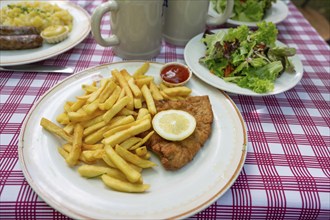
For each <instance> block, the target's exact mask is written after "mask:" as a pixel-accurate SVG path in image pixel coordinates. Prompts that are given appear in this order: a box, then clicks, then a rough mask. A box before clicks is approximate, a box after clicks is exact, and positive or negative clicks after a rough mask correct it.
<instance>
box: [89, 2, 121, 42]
mask: <svg viewBox="0 0 330 220" xmlns="http://www.w3.org/2000/svg"><path fill="white" fill-rule="evenodd" d="M117 10H118V3H117V2H116V1H114V0H112V1H108V2H105V3H103V4H101V5H99V6H98V7H97V8H96V9H95V11H94V12H93V14H92V19H91V20H92V21H91V26H92V34H93V37H94V39H95V41H96V42H97V43H98V44H99V45H101V46H103V47H110V46H115V45H118V44H119V39H118V37H117V36H116V35H114V34H112V35H109V36H108V37H106V38H103V37H102V34H101V21H102V17H103V16H104V14H106V13H108V12H109V11H110V13H111V12H113V11H117Z"/></svg>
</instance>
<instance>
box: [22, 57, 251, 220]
mask: <svg viewBox="0 0 330 220" xmlns="http://www.w3.org/2000/svg"><path fill="white" fill-rule="evenodd" d="M135 62H141V63H143V62H145V61H142V60H130V61H118V62H112V63H104V64H101V65H96V66H93V67H90V68H87V69H84V70H82V71H80V72H78V73H75V74H72V75H71V76H69V77H67V78H65V79H64V80H62V81H60V82H59V83H57V84H56V85H54V86H53V87H51V88H49V89H48V90H47V91H46V92H45V93H44V94H43V95H42V96H41V97H40V98H39V99H38V100H37V101H36V102H35V103H34V104H33V106H32V107H31V109H30V110H29V112H28V114H27V115H26V117H25V119H24V121H23V124H22V127H21V130H20V134H19V138H18V160H19V163H20V165H21V169H22V172H23V175H24V177H25V179H26V181H27V182H28V183H29V186H30V187H31V188H32V189H33V191H34V192H35V193H36V194H37V195H38V196H40V198H42V200H43V201H44V202H46V203H47V204H48V205H49V206H50V207H52V208H53V209H55V210H57V211H58V212H61V213H62V214H64V215H67V216H69V217H73V218H77V217H78V218H84V219H87V218H90V217H88V216H85V215H81V214H79V213H78V212H76V211H75V210H74V209H68V208H66V207H65V206H62V205H61V204H59V202H58V201H56V200H55V199H52V198H51V196H50V195H49V194H47V192H44V190H43V189H42V187H40V186H39V185H38V184H37V183H36V181H35V180H34V179H33V178H32V175H31V174H30V172H29V170H28V168H27V165H26V161H25V159H24V152H23V151H24V135H25V133H26V132H27V131H26V129H27V123H28V122H29V120H30V118H31V116H32V115H33V112H34V110H35V109H36V108H37V106H38V105H39V104H40V103H41V102H42V101H43V100H44V99H45V98H47V96H48V94H49V93H51V92H52V91H53V90H54V89H56V88H57V87H59V86H61V84H62V83H65V82H66V81H68V80H70V79H71V78H75V77H77V75H79V74H84V73H85V72H86V74H88V73H87V72H90V71H93V70H97V69H101V68H104V67H105V66H112V65H116V64H122V63H135ZM150 63H151V64H152V63H153V64H157V65H164V64H165V63H162V62H156V61H150ZM196 79H197V80H198V78H197V77H196ZM206 86H210V85H208V84H206ZM216 90H217V91H219V92H220V93H221V94H223V95H224V98H225V99H226V100H227V101H229V102H230V106H231V107H233V108H234V109H235V115H236V116H237V117H238V119H239V125H240V126H241V127H242V134H241V135H242V141H243V143H242V151H241V154H240V159H239V162H238V165H237V167H236V169H235V171H234V173H233V174H232V175H231V176H230V178H228V180H227V182H226V184H225V185H224V186H223V187H222V188H221V189H219V190H218V191H217V192H216V193H214V195H213V196H211V197H210V198H208V199H206V201H203V202H202V203H200V204H198V205H197V206H195V207H193V208H192V209H189V210H187V211H185V212H183V213H180V214H178V215H175V216H171V217H169V219H173V218H174V219H175V218H184V217H189V216H192V215H194V214H196V213H197V212H199V211H201V210H204V209H206V208H207V207H209V205H211V204H212V203H213V202H214V201H215V200H217V199H219V198H220V197H221V196H222V195H223V194H224V193H225V192H226V191H228V190H229V189H230V187H231V186H232V185H233V184H234V183H235V181H236V179H237V178H238V176H239V175H240V173H241V170H242V169H243V166H244V164H245V160H246V157H247V150H248V134H247V126H246V122H245V121H244V118H243V116H242V114H241V112H240V111H239V109H238V107H237V105H236V104H235V102H234V101H233V100H232V99H231V98H230V96H229V95H228V94H226V93H225V92H223V91H221V90H219V89H216ZM239 144H241V143H239Z"/></svg>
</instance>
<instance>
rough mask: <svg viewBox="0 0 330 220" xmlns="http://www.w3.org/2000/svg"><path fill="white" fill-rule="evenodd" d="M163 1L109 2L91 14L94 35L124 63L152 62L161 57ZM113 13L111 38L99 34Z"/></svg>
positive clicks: (119, 0) (133, 0)
mask: <svg viewBox="0 0 330 220" xmlns="http://www.w3.org/2000/svg"><path fill="white" fill-rule="evenodd" d="M162 5H163V0H152V1H150V0H110V1H108V2H105V3H103V4H101V5H99V6H98V7H97V8H96V10H95V11H94V12H93V14H92V34H93V37H94V39H95V41H96V42H97V43H98V44H100V45H101V46H104V47H112V49H113V51H114V53H115V54H116V55H117V56H119V57H122V58H124V59H149V58H152V57H155V56H157V55H158V54H159V53H160V49H161V42H162V24H163V13H162ZM108 13H110V28H111V35H109V36H106V37H103V36H102V34H101V31H100V25H101V20H102V17H103V16H104V15H105V14H108Z"/></svg>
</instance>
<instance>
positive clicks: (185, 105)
mask: <svg viewBox="0 0 330 220" xmlns="http://www.w3.org/2000/svg"><path fill="white" fill-rule="evenodd" d="M155 105H156V108H157V111H158V112H160V111H164V110H169V109H176V110H182V111H186V112H188V113H190V114H191V115H192V116H194V117H195V119H196V128H195V131H194V132H193V133H192V134H191V135H190V136H189V137H188V138H186V139H184V140H182V141H168V140H165V139H163V138H162V137H160V136H159V135H158V134H157V133H155V134H153V135H152V136H151V137H150V139H149V141H148V143H147V146H148V147H149V148H150V149H151V150H152V151H153V152H154V153H156V154H157V155H158V156H159V157H160V161H161V163H162V165H163V166H164V168H165V169H167V170H177V169H179V168H181V167H183V166H185V165H186V164H187V163H189V162H190V161H191V160H192V159H193V158H194V156H195V155H196V154H197V152H198V151H199V150H200V149H201V147H202V146H203V144H204V143H205V142H206V140H207V139H208V137H209V136H210V134H211V131H212V122H213V112H212V107H211V103H210V100H209V97H208V96H192V97H188V98H187V99H185V100H178V101H171V100H160V101H155Z"/></svg>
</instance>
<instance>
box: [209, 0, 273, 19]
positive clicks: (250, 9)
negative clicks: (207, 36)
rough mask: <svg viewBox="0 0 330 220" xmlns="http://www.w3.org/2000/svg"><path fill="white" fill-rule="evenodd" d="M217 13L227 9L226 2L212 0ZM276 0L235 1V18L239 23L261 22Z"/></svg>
mask: <svg viewBox="0 0 330 220" xmlns="http://www.w3.org/2000/svg"><path fill="white" fill-rule="evenodd" d="M211 2H212V3H213V8H214V10H215V11H216V12H218V13H222V12H224V10H225V8H226V2H227V1H226V0H211ZM273 2H276V0H234V8H233V16H232V17H231V19H233V20H237V21H248V22H256V21H261V20H262V19H263V18H264V16H265V13H266V11H267V10H268V9H270V8H271V7H272V3H273Z"/></svg>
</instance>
